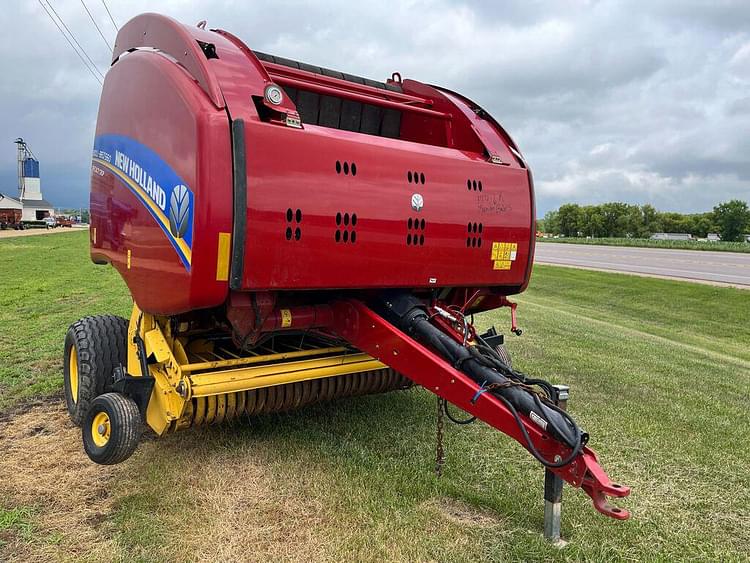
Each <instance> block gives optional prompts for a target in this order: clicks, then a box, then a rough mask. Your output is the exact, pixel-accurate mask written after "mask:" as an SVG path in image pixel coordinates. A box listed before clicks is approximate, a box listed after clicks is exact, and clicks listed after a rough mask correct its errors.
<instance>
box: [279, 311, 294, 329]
mask: <svg viewBox="0 0 750 563" xmlns="http://www.w3.org/2000/svg"><path fill="white" fill-rule="evenodd" d="M290 326H292V312H291V311H290V310H289V309H282V310H281V328H287V327H290Z"/></svg>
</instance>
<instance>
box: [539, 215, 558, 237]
mask: <svg viewBox="0 0 750 563" xmlns="http://www.w3.org/2000/svg"><path fill="white" fill-rule="evenodd" d="M537 229H538V230H540V231H542V232H543V233H552V234H553V235H559V234H560V221H558V218H557V211H547V213H545V214H544V219H542V220H541V221H540V222H539V223H537Z"/></svg>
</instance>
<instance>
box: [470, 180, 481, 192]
mask: <svg viewBox="0 0 750 563" xmlns="http://www.w3.org/2000/svg"><path fill="white" fill-rule="evenodd" d="M466 189H467V190H469V191H470V192H481V191H482V180H466Z"/></svg>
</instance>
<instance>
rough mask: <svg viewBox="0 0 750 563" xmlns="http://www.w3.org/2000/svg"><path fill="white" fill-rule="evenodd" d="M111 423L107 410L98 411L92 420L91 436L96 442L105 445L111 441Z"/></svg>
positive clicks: (101, 445) (99, 445) (98, 444)
mask: <svg viewBox="0 0 750 563" xmlns="http://www.w3.org/2000/svg"><path fill="white" fill-rule="evenodd" d="M109 433H110V424H109V416H108V415H107V413H106V412H98V413H96V415H95V416H94V419H93V420H92V421H91V437H92V439H93V440H94V444H96V445H97V446H98V447H100V448H101V447H103V446H106V445H107V442H109Z"/></svg>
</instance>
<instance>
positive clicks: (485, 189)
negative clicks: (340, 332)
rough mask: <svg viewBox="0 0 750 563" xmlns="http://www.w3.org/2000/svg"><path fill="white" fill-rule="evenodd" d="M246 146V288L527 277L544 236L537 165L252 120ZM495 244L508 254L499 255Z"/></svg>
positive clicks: (494, 282) (500, 282) (515, 281)
mask: <svg viewBox="0 0 750 563" xmlns="http://www.w3.org/2000/svg"><path fill="white" fill-rule="evenodd" d="M246 146H247V148H246V154H247V159H246V160H247V170H248V180H247V182H248V187H247V201H248V208H247V238H246V242H245V245H246V249H245V259H244V268H245V269H244V277H243V283H242V288H243V289H254V290H259V289H314V288H326V289H333V288H384V287H434V286H455V285H466V284H472V285H477V286H506V287H513V286H515V287H518V286H520V285H522V283H523V282H524V279H525V276H526V266H527V263H528V260H529V256H528V249H529V237H530V236H532V235H531V233H530V231H529V224H530V217H529V213H530V211H529V210H530V202H529V188H528V176H527V173H526V170H525V169H522V168H520V167H518V166H498V165H494V164H490V163H488V162H487V161H486V160H484V158H482V156H481V155H478V154H471V153H463V152H461V151H457V150H454V149H447V148H443V147H436V146H431V145H422V144H418V143H412V142H408V141H401V140H397V139H385V138H377V137H373V136H369V135H362V134H359V133H353V132H348V131H340V130H332V129H327V128H324V127H316V126H310V125H308V126H306V127H305V129H304V130H297V129H292V128H285V127H281V126H277V125H274V124H266V123H257V122H256V123H252V124H247V127H246ZM337 163H338V168H337ZM352 165H355V166H356V175H354V174H353V173H352V168H351V167H352ZM344 166H346V167H347V168H348V169H349V173H348V174H346V173H345V172H344V170H345V168H344ZM338 169H340V171H339V172H337V170H338ZM422 175H424V179H425V182H424V183H422ZM409 176H411V178H412V181H411V182H410V181H409ZM415 178H418V181H415ZM480 183H481V188H480V187H479V186H480ZM417 194H418V195H419V196H421V198H422V201H423V206H422V207H421V208H419V210H418V211H417V210H415V209H414V208H413V207H412V198H413V196H415V195H417ZM417 207H419V206H417ZM297 210H299V214H298V213H297ZM355 215H356V224H353V223H354V216H355ZM298 216H299V217H300V218H301V220H299V221H298V220H297V219H298ZM337 217H340V220H339V221H337ZM410 221H411V226H410ZM422 221H424V228H422ZM415 223H419V227H415ZM480 225H481V228H480ZM480 231H481V232H480ZM337 233H338V234H337ZM352 234H354V240H352ZM415 241H416V242H415ZM493 243H496V244H495V254H496V253H497V249H498V246H499V245H500V244H502V245H504V246H503V249H504V250H507V251H508V252H507V254H506V256H505V257H499V258H497V259H493ZM513 244H515V245H516V246H515V248H514V249H513V251H512V252H513V254H512V256H511V254H510V252H511V250H510V249H511V245H513Z"/></svg>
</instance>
